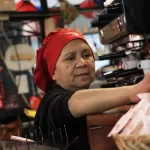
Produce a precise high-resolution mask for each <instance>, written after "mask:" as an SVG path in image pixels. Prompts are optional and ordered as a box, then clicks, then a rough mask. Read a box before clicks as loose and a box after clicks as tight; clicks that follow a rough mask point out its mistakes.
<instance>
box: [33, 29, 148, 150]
mask: <svg viewBox="0 0 150 150" xmlns="http://www.w3.org/2000/svg"><path fill="white" fill-rule="evenodd" d="M94 76H95V65H94V56H93V53H92V50H91V48H90V46H89V45H88V43H87V41H86V40H85V38H84V37H83V35H82V34H81V33H79V32H77V31H75V30H72V29H68V28H64V29H58V30H56V31H55V32H51V33H50V34H49V35H48V36H47V37H46V38H45V40H44V41H43V43H42V47H41V48H40V49H39V50H38V51H37V61H36V68H35V72H34V81H35V83H36V85H37V86H38V87H39V88H40V89H42V90H43V91H44V92H45V93H46V94H45V96H44V97H43V99H42V100H41V103H40V105H39V108H38V110H37V114H36V117H35V130H36V131H37V133H39V134H38V135H39V138H40V135H41V136H43V138H44V139H48V141H49V143H50V144H54V145H56V144H64V145H65V144H66V145H68V143H71V142H72V141H74V140H75V139H76V140H75V142H74V144H73V146H72V147H71V148H70V149H71V150H73V149H77V150H80V149H82V150H88V149H89V145H88V139H87V134H86V122H85V116H86V115H87V114H91V113H100V112H103V111H106V110H109V109H112V108H114V107H117V106H121V105H126V104H130V103H137V102H138V101H139V99H138V97H137V96H136V94H137V93H141V92H149V90H150V89H149V83H150V74H147V75H146V76H145V78H144V79H143V81H141V82H140V83H139V84H137V85H134V86H126V87H119V88H109V89H88V88H89V86H90V84H91V82H92V81H93V79H94ZM40 130H41V132H40Z"/></svg>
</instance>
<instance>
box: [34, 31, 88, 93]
mask: <svg viewBox="0 0 150 150" xmlns="http://www.w3.org/2000/svg"><path fill="white" fill-rule="evenodd" d="M74 39H82V40H84V41H85V42H86V43H87V41H86V39H85V38H84V36H83V35H82V34H81V33H80V32H78V31H76V30H73V29H69V28H63V29H61V28H60V29H57V30H56V31H54V32H51V33H49V34H48V35H47V37H46V38H45V39H44V41H43V43H42V47H41V48H39V49H38V50H37V57H36V67H35V70H34V82H35V83H36V85H37V86H38V87H39V88H40V89H41V90H43V91H44V92H46V90H47V87H48V84H50V83H51V82H52V81H53V80H52V76H53V73H54V69H55V65H56V62H57V60H58V57H59V55H60V53H61V51H62V49H63V48H64V46H65V45H66V44H67V43H68V42H70V41H71V40H74ZM87 44H88V43H87Z"/></svg>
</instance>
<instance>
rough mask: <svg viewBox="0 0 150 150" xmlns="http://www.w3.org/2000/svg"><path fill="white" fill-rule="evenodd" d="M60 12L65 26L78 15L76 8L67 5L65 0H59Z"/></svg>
mask: <svg viewBox="0 0 150 150" xmlns="http://www.w3.org/2000/svg"><path fill="white" fill-rule="evenodd" d="M60 10H61V11H62V13H63V16H64V23H65V25H68V24H70V23H71V22H73V21H74V20H75V19H76V18H77V17H78V15H79V12H78V10H77V8H76V7H74V6H73V5H71V4H70V3H68V2H67V1H66V0H60Z"/></svg>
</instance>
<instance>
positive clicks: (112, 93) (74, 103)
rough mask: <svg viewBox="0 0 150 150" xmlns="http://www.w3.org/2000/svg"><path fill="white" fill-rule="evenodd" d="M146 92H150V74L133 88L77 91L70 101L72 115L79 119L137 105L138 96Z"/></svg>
mask: <svg viewBox="0 0 150 150" xmlns="http://www.w3.org/2000/svg"><path fill="white" fill-rule="evenodd" d="M146 92H150V73H148V74H147V75H145V77H144V79H143V80H142V81H141V82H139V83H138V84H136V85H133V86H125V87H118V88H107V89H89V90H80V91H77V92H75V93H74V94H73V95H72V97H71V98H70V99H69V101H68V105H69V110H70V112H71V113H72V115H73V116H74V117H76V118H78V117H81V116H84V115H87V114H91V113H100V112H103V111H106V110H109V109H111V108H114V107H118V106H122V105H126V104H129V103H137V102H138V101H139V98H138V97H137V94H138V93H146Z"/></svg>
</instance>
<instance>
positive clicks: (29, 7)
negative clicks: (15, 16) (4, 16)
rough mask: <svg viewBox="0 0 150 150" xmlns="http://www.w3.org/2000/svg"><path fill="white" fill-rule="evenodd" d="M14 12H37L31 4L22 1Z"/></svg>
mask: <svg viewBox="0 0 150 150" xmlns="http://www.w3.org/2000/svg"><path fill="white" fill-rule="evenodd" d="M16 10H17V11H19V12H24V11H37V9H36V7H35V6H34V5H33V4H32V3H31V2H29V1H24V0H21V1H20V2H18V3H17V4H16Z"/></svg>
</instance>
